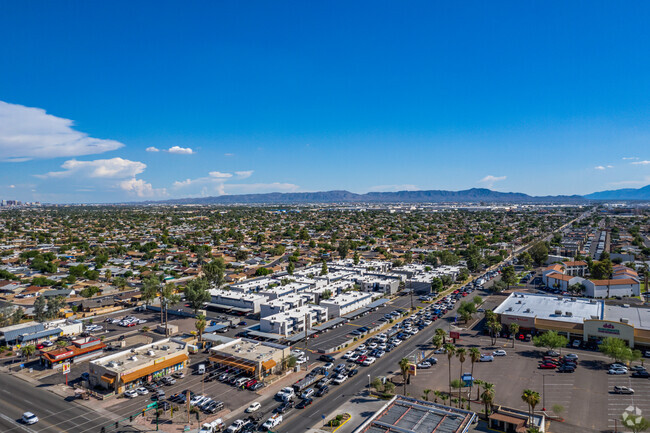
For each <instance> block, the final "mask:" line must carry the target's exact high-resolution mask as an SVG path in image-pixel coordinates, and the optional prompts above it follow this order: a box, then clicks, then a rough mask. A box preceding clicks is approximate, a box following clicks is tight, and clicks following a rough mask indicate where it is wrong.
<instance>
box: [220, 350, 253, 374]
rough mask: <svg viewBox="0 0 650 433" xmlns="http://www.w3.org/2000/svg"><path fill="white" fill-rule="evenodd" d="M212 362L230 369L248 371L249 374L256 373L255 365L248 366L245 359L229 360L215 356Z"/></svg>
mask: <svg viewBox="0 0 650 433" xmlns="http://www.w3.org/2000/svg"><path fill="white" fill-rule="evenodd" d="M209 359H210V361H212V362H216V363H217V364H221V365H227V366H229V367H235V368H239V369H240V370H244V371H247V372H249V373H254V372H255V365H251V364H247V363H246V362H247V361H245V360H243V359H235V358H229V357H227V356H224V355H219V354H214V355H212V356H211V357H210V358H209Z"/></svg>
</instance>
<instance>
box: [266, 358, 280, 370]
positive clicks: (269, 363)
mask: <svg viewBox="0 0 650 433" xmlns="http://www.w3.org/2000/svg"><path fill="white" fill-rule="evenodd" d="M276 365H277V364H276V363H275V361H274V360H272V359H269V360H268V361H264V362H263V363H262V367H264V370H270V369H272V368H273V367H275V366H276Z"/></svg>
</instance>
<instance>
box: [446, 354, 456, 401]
mask: <svg viewBox="0 0 650 433" xmlns="http://www.w3.org/2000/svg"><path fill="white" fill-rule="evenodd" d="M445 350H446V351H447V359H448V361H449V397H450V398H451V358H453V357H454V355H455V354H456V346H454V345H453V344H450V343H448V344H445Z"/></svg>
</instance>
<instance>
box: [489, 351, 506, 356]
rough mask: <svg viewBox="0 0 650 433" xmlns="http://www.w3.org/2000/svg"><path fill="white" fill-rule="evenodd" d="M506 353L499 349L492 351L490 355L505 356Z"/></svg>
mask: <svg viewBox="0 0 650 433" xmlns="http://www.w3.org/2000/svg"><path fill="white" fill-rule="evenodd" d="M506 355H507V353H506V351H505V350H501V349H499V350H495V351H494V352H492V356H506Z"/></svg>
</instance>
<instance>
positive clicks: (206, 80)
mask: <svg viewBox="0 0 650 433" xmlns="http://www.w3.org/2000/svg"><path fill="white" fill-rule="evenodd" d="M127 9H128V11H129V12H128V13H124V11H125V10H127ZM2 11H3V13H2V14H0V37H2V40H3V42H4V43H3V44H2V45H0V55H1V56H2V58H3V59H6V60H7V61H6V62H5V65H4V67H3V68H1V69H0V167H1V169H2V170H1V174H0V197H3V198H6V199H15V200H21V201H24V202H32V201H39V202H46V203H69V202H76V203H85V202H88V203H100V202H125V201H141V200H164V199H172V198H183V197H201V196H216V195H223V194H246V193H266V192H310V191H330V190H347V191H351V192H355V193H366V192H370V191H399V190H452V191H458V190H465V189H470V188H489V189H492V190H495V191H502V192H521V193H526V194H529V195H535V196H543V195H573V194H578V195H584V194H589V193H592V192H594V191H602V190H612V189H618V188H639V187H642V186H645V185H647V184H650V122H649V121H648V117H649V115H650V105H649V104H648V102H647V101H649V100H650V76H648V74H647V71H648V69H649V66H650V59H649V58H648V56H647V47H648V46H649V45H650V33H648V32H647V29H646V27H647V26H646V23H645V21H646V20H645V17H646V16H648V13H649V12H650V5H648V4H646V3H634V4H633V5H632V4H613V3H608V2H602V1H596V2H571V3H569V4H567V3H564V2H545V3H543V4H542V3H538V4H535V3H530V4H524V3H519V2H489V3H483V2H470V4H469V5H468V4H463V5H460V4H453V3H450V4H443V3H431V2H417V1H416V2H409V3H408V4H406V5H405V4H401V3H397V2H384V1H373V2H372V3H371V2H354V3H352V4H350V3H348V2H336V1H334V2H322V3H314V2H279V3H278V2H272V3H271V2H257V1H252V2H246V3H237V2H234V3H201V4H181V3H163V4H161V3H158V2H149V1H142V2H138V3H136V4H133V3H130V2H123V1H117V2H111V3H103V4H102V3H88V2H79V1H78V2H66V3H32V2H30V1H27V2H12V3H5V4H3V6H2Z"/></svg>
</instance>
